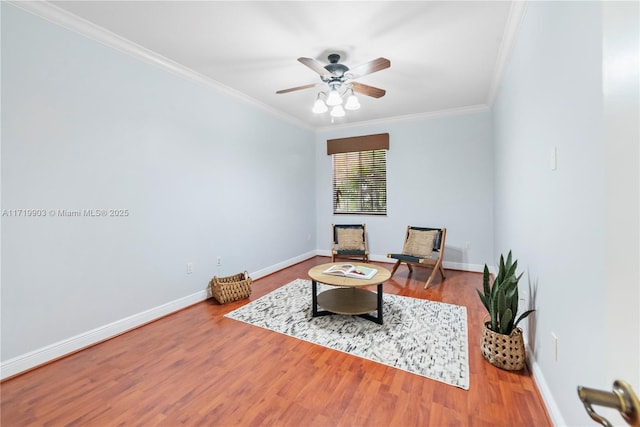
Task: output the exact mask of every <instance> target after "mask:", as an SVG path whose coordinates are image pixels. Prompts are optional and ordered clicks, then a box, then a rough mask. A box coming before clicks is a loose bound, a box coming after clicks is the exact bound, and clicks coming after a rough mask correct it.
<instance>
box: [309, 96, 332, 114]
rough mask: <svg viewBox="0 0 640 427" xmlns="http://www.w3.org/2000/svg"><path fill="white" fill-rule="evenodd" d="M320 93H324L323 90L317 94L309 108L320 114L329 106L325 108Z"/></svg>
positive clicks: (327, 109)
mask: <svg viewBox="0 0 640 427" xmlns="http://www.w3.org/2000/svg"><path fill="white" fill-rule="evenodd" d="M320 95H324V92H320V93H319V94H318V98H317V99H316V102H314V103H313V108H312V109H311V111H313V112H314V113H316V114H322V113H326V112H327V111H329V108H327V105H326V104H325V103H324V101H323V100H322V99H320Z"/></svg>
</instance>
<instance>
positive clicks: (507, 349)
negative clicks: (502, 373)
mask: <svg viewBox="0 0 640 427" xmlns="http://www.w3.org/2000/svg"><path fill="white" fill-rule="evenodd" d="M488 324H489V322H487V323H485V324H484V328H483V329H482V344H481V345H480V348H481V350H482V356H484V358H485V359H486V360H487V361H488V362H489V363H491V364H492V365H493V366H497V367H498V368H501V369H506V370H508V371H519V370H521V369H522V368H524V363H525V349H524V338H523V337H522V329H520V328H516V329H514V330H513V331H512V332H511V335H503V334H499V333H497V332H493V331H492V330H491V329H489V328H488V326H487V325H488Z"/></svg>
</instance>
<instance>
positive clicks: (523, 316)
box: [513, 310, 535, 329]
mask: <svg viewBox="0 0 640 427" xmlns="http://www.w3.org/2000/svg"><path fill="white" fill-rule="evenodd" d="M534 311H535V310H527V311H525V312H524V313H522V314H521V315H520V317H518V320H516V323H514V324H513V328H514V329H515V328H516V327H517V326H518V323H520V321H521V320H522V319H524V318H525V317H527V316H528V315H530V314H531V313H533V312H534Z"/></svg>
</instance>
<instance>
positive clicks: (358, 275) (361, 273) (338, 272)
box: [323, 264, 378, 280]
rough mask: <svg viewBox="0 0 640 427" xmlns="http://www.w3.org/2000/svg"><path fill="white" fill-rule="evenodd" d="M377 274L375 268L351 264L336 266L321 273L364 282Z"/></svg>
mask: <svg viewBox="0 0 640 427" xmlns="http://www.w3.org/2000/svg"><path fill="white" fill-rule="evenodd" d="M377 272H378V270H376V269H375V268H369V267H363V266H360V265H353V264H336V265H332V266H331V267H329V268H328V269H326V270H324V271H323V273H325V274H332V275H334V276H345V277H353V278H355V279H365V280H367V279H371V278H372V277H373V276H375V275H376V273H377Z"/></svg>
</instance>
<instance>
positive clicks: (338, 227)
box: [331, 224, 367, 244]
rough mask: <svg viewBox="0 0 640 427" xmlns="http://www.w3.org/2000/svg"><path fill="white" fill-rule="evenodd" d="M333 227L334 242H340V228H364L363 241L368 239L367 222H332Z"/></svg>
mask: <svg viewBox="0 0 640 427" xmlns="http://www.w3.org/2000/svg"><path fill="white" fill-rule="evenodd" d="M331 227H332V228H333V243H334V244H338V229H343V230H362V241H363V242H364V241H366V239H367V226H366V224H331Z"/></svg>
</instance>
